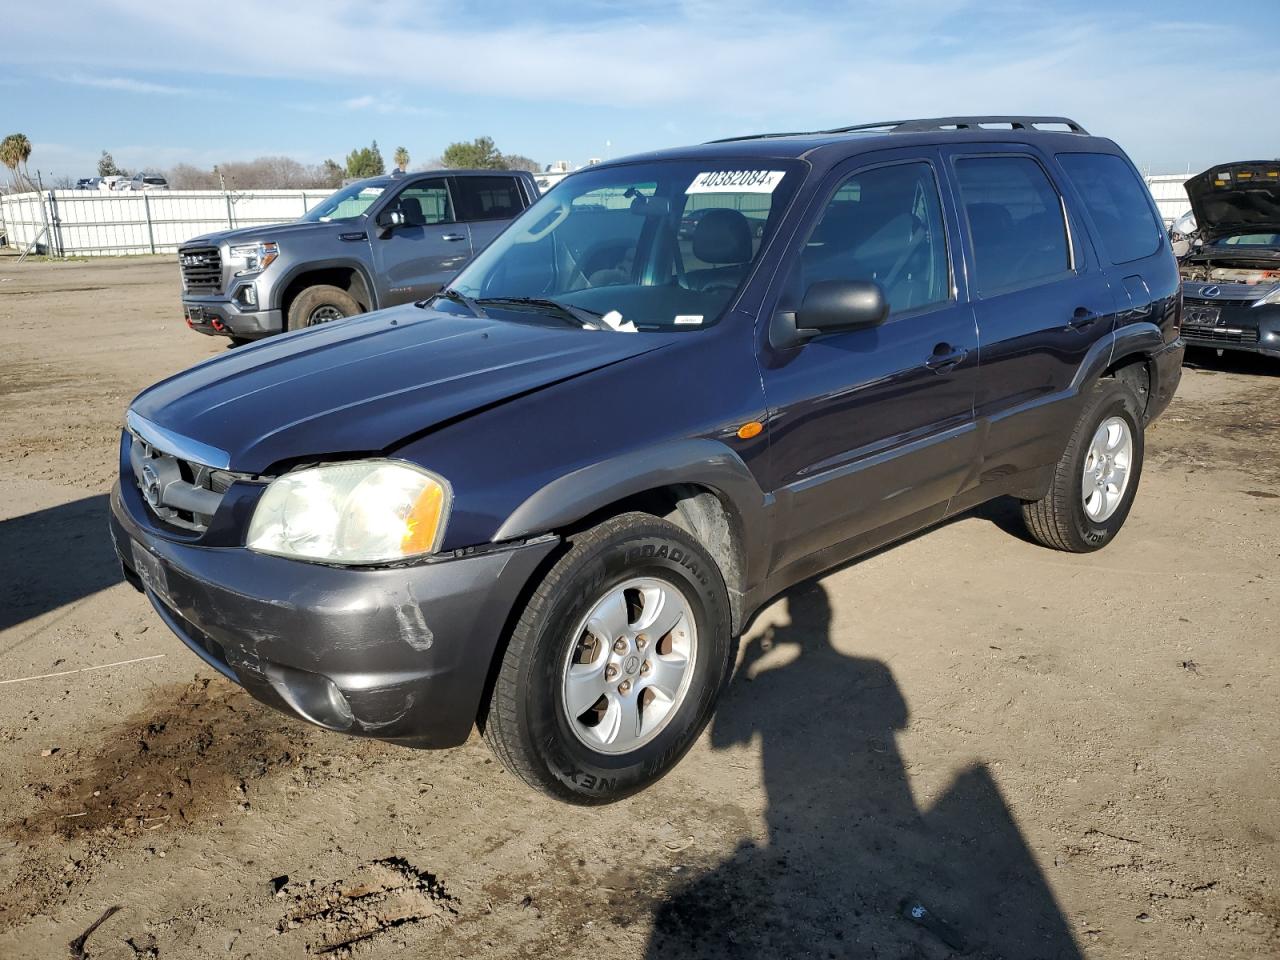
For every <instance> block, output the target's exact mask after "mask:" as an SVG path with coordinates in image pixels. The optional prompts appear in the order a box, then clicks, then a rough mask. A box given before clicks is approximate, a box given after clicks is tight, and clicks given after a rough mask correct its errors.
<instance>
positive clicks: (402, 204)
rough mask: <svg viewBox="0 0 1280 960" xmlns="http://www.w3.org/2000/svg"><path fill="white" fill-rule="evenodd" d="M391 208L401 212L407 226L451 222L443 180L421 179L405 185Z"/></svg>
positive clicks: (446, 191) (447, 193) (446, 189)
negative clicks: (418, 181)
mask: <svg viewBox="0 0 1280 960" xmlns="http://www.w3.org/2000/svg"><path fill="white" fill-rule="evenodd" d="M391 209H393V210H399V211H400V213H401V214H403V216H404V223H405V226H407V227H423V226H431V225H432V224H436V223H452V222H453V207H452V205H451V204H450V203H449V188H448V186H447V185H446V184H445V182H444V181H443V180H423V181H422V182H420V183H415V184H412V185H411V186H408V187H405V188H404V189H403V190H402V191H400V195H399V196H398V197H396V199H395V201H394V203H393V204H392V206H391Z"/></svg>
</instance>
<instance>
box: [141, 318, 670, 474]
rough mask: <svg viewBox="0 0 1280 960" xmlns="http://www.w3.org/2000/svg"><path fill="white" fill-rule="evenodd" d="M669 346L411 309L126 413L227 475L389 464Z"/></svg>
mask: <svg viewBox="0 0 1280 960" xmlns="http://www.w3.org/2000/svg"><path fill="white" fill-rule="evenodd" d="M668 343H670V338H668V337H665V336H662V335H647V334H638V335H636V334H631V335H623V334H617V333H611V332H608V331H589V330H582V329H581V328H574V327H570V326H558V325H556V323H555V321H549V322H547V323H546V324H544V323H539V322H530V323H515V322H503V321H499V320H489V319H477V318H474V317H466V316H459V315H457V314H452V313H445V312H441V311H436V310H431V309H422V308H419V307H415V306H412V305H406V306H403V307H392V308H390V309H388V310H380V311H378V312H377V313H370V314H365V315H364V316H360V317H353V318H352V319H350V320H341V321H338V322H335V323H328V324H324V325H323V326H319V327H312V328H311V329H309V330H304V331H300V332H298V333H295V334H285V335H283V336H277V337H271V338H270V339H268V340H264V341H262V342H261V343H258V344H255V345H253V346H250V347H241V348H239V349H236V350H234V351H230V352H228V353H226V354H223V355H221V356H218V357H215V358H213V359H212V360H206V361H205V362H203V363H200V364H197V365H196V366H194V367H191V368H190V369H188V370H184V371H183V372H182V373H179V374H177V375H176V376H173V377H170V378H169V379H167V380H162V381H161V382H159V383H157V384H156V385H154V386H152V387H149V388H148V389H147V390H144V391H143V392H142V393H141V394H139V395H138V396H137V398H136V399H135V400H134V401H133V404H132V405H131V406H130V410H131V411H132V412H134V413H136V414H137V415H138V416H141V417H144V418H145V419H147V420H149V421H150V422H151V423H152V424H154V425H156V426H158V427H160V428H161V429H162V430H166V431H170V432H172V433H176V434H179V435H181V436H183V437H186V438H188V439H190V440H194V441H196V442H198V443H199V444H201V445H204V446H207V447H211V448H213V450H214V451H215V452H218V453H221V454H225V457H223V459H225V461H226V466H227V467H228V468H229V469H231V470H234V471H237V472H242V473H265V472H267V471H268V470H269V469H270V468H271V466H272V465H273V464H277V463H280V462H282V461H291V460H298V459H308V458H312V457H325V456H330V455H335V454H339V455H340V454H344V453H374V452H379V451H387V450H390V449H393V448H394V447H396V446H398V445H400V444H401V442H403V441H404V440H406V439H407V438H410V437H412V436H416V435H420V434H422V433H423V432H425V431H427V430H430V429H431V428H433V427H435V426H438V425H440V424H442V423H445V422H447V421H451V420H454V419H456V418H458V417H462V416H465V415H467V414H469V413H471V412H473V411H476V410H479V409H482V408H487V407H492V406H494V405H495V404H498V403H502V402H505V401H507V400H511V399H514V398H516V397H519V396H522V395H525V394H528V393H532V392H534V391H536V390H541V389H543V388H545V387H547V386H550V385H551V384H554V383H559V382H561V381H564V380H568V379H570V378H573V377H577V376H581V375H582V374H585V373H590V372H591V371H593V370H598V369H600V368H601V367H606V366H609V365H611V364H614V363H618V362H620V361H624V360H627V359H629V358H630V357H635V356H639V355H641V354H644V353H648V352H650V351H652V350H656V349H661V348H662V347H664V346H665V345H667V344H668Z"/></svg>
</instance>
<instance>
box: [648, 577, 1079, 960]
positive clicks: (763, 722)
mask: <svg viewBox="0 0 1280 960" xmlns="http://www.w3.org/2000/svg"><path fill="white" fill-rule="evenodd" d="M787 601H788V607H789V611H790V623H789V624H787V625H786V626H783V627H780V628H770V629H769V630H768V631H766V632H765V634H764V636H763V637H760V638H753V639H752V641H751V643H750V646H749V647H748V648H747V650H746V651H745V654H744V662H743V666H742V669H741V671H740V673H739V679H738V680H737V681H736V682H735V683H734V685H733V686H732V688H731V689H730V691H729V693H728V696H727V697H726V700H725V702H724V704H723V705H722V707H721V708H720V712H719V713H718V715H717V717H716V719H715V720H714V721H713V723H714V725H713V727H712V731H711V743H712V746H713V748H719V749H724V748H726V747H729V746H731V745H734V744H738V743H742V742H745V741H748V740H751V739H752V738H754V737H757V736H758V737H759V738H760V741H761V755H762V762H763V778H764V783H765V788H766V791H767V794H768V804H769V805H768V810H767V813H766V819H767V822H768V829H769V839H768V844H767V846H758V845H756V844H754V843H744V844H742V845H741V846H740V847H739V848H738V850H737V851H736V852H735V853H734V854H733V855H732V856H730V857H729V858H728V859H726V860H725V861H724V862H723V863H721V864H720V865H719V866H717V867H715V868H714V869H711V870H709V871H707V872H705V873H703V874H702V875H700V876H698V877H696V878H694V879H692V880H691V881H688V882H686V883H684V884H682V885H680V886H678V887H675V888H673V889H671V890H670V891H669V894H668V896H667V897H666V898H665V899H664V901H663V902H662V904H661V905H660V906H659V908H658V910H657V915H656V918H655V924H654V932H653V935H652V938H651V940H650V944H649V950H648V956H649V957H651V958H655V960H656V958H662V960H683V958H694V957H706V958H712V957H716V958H719V957H742V958H746V957H751V958H758V957H801V956H805V957H893V958H899V957H939V958H941V957H947V956H953V955H957V954H963V955H969V956H975V957H1018V958H1020V960H1034V958H1052V960H1069V958H1078V957H1080V952H1079V950H1078V949H1077V946H1076V944H1075V941H1074V939H1073V938H1072V936H1071V933H1070V931H1069V929H1068V925H1067V921H1066V920H1065V918H1064V917H1063V915H1062V913H1061V911H1060V909H1059V907H1058V905H1057V903H1056V902H1055V900H1054V896H1053V893H1052V891H1051V890H1050V889H1049V887H1048V884H1047V883H1046V881H1045V878H1044V877H1043V875H1042V874H1041V872H1040V870H1039V868H1038V866H1037V865H1036V862H1035V860H1034V859H1033V857H1032V855H1031V852H1030V850H1029V849H1028V847H1027V845H1026V842H1025V841H1024V840H1023V838H1022V835H1021V834H1020V832H1019V831H1018V828H1017V825H1016V824H1015V823H1014V821H1013V818H1012V816H1011V814H1010V812H1009V810H1008V808H1007V806H1006V805H1005V802H1004V800H1003V798H1002V797H1001V795H1000V791H999V788H998V787H997V786H996V784H995V782H994V780H993V779H992V777H991V775H990V774H989V773H988V772H987V770H986V769H985V768H984V767H982V766H980V765H979V766H973V767H970V768H969V769H967V770H966V771H964V772H963V773H962V774H960V775H959V776H958V777H957V778H956V780H955V781H954V782H953V783H952V784H951V786H950V787H949V788H948V789H947V790H946V791H945V793H943V794H942V795H941V796H940V797H938V798H937V799H936V800H935V801H934V802H932V803H931V804H930V805H928V806H927V808H921V807H918V806H917V805H916V802H915V799H914V798H913V796H912V794H911V791H910V788H909V784H908V781H907V775H906V771H905V770H904V767H903V760H902V757H901V756H900V755H899V753H898V751H897V748H896V744H895V734H896V732H897V731H898V730H901V729H902V728H903V727H905V725H906V723H907V707H906V704H905V702H904V700H903V698H902V695H901V693H900V692H899V690H898V687H897V685H896V683H895V682H894V679H893V676H892V674H891V673H890V671H889V668H888V667H887V666H886V665H885V664H883V663H881V662H879V661H876V660H870V659H864V658H859V657H851V656H846V655H845V654H843V653H840V652H839V651H837V650H836V649H835V648H834V647H833V646H832V645H831V642H830V626H831V604H830V600H829V599H828V597H827V594H826V591H825V590H824V589H823V588H822V587H821V586H820V585H817V584H808V585H805V586H803V587H801V588H798V589H797V590H795V591H793V592H791V593H789V594H787ZM774 647H790V648H792V649H793V650H794V649H798V655H797V656H795V658H794V659H792V660H790V661H789V662H787V663H786V664H785V665H784V666H778V667H772V668H768V669H764V670H762V671H761V672H759V673H755V666H756V664H757V663H758V662H759V661H760V658H761V655H762V654H763V653H765V652H766V651H767V650H768V649H771V648H774ZM784 652H790V651H781V650H780V651H779V654H782V653H784ZM753 674H754V679H752V680H747V679H746V678H748V677H751V676H752V675H753ZM921 909H923V911H924V912H923V913H921Z"/></svg>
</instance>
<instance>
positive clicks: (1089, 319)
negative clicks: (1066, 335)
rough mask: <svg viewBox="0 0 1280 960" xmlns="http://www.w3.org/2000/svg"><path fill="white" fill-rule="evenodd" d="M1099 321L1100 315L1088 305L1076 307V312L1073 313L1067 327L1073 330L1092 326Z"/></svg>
mask: <svg viewBox="0 0 1280 960" xmlns="http://www.w3.org/2000/svg"><path fill="white" fill-rule="evenodd" d="M1097 322H1098V315H1097V314H1096V313H1094V312H1093V311H1092V310H1090V309H1089V308H1088V307H1076V309H1075V312H1074V313H1073V314H1071V320H1070V322H1069V323H1068V324H1067V327H1068V328H1070V329H1072V330H1083V329H1085V328H1086V327H1091V326H1093V325H1094V324H1095V323H1097Z"/></svg>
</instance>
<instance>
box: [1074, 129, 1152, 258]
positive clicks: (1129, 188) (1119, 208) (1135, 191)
mask: <svg viewBox="0 0 1280 960" xmlns="http://www.w3.org/2000/svg"><path fill="white" fill-rule="evenodd" d="M1058 163H1060V164H1061V165H1062V169H1063V170H1065V171H1066V174H1067V179H1069V180H1070V181H1071V185H1072V186H1073V187H1075V188H1076V191H1077V192H1078V193H1079V194H1080V198H1081V199H1082V200H1083V201H1084V205H1085V207H1086V208H1087V209H1088V211H1089V216H1090V217H1091V218H1092V219H1093V222H1094V225H1095V226H1096V227H1097V228H1098V233H1099V235H1100V236H1099V239H1100V240H1101V241H1102V245H1103V247H1104V248H1105V250H1106V252H1107V256H1108V258H1109V259H1110V260H1111V262H1112V263H1128V262H1129V261H1130V260H1139V259H1141V258H1142V257H1149V256H1151V254H1153V253H1155V252H1156V250H1158V249H1159V248H1160V233H1161V230H1162V228H1161V226H1160V224H1158V223H1157V222H1156V218H1155V215H1154V214H1153V213H1152V212H1151V204H1150V203H1149V202H1148V200H1147V188H1146V186H1145V185H1144V184H1143V183H1142V181H1141V180H1139V179H1138V175H1137V174H1136V173H1135V172H1134V171H1133V168H1132V167H1130V166H1129V164H1127V163H1125V162H1124V161H1123V160H1122V159H1120V158H1119V157H1117V156H1114V155H1112V154H1109V153H1060V154H1058Z"/></svg>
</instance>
